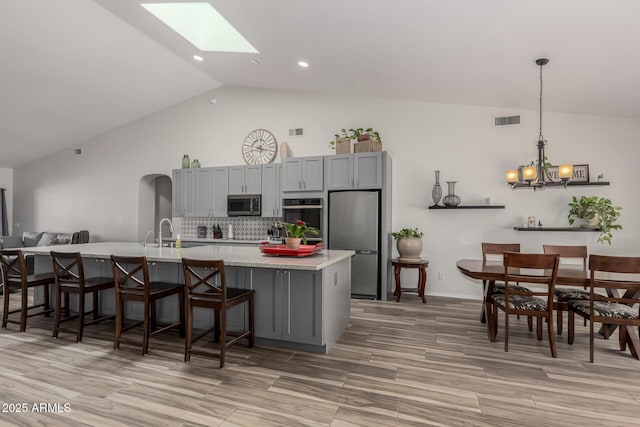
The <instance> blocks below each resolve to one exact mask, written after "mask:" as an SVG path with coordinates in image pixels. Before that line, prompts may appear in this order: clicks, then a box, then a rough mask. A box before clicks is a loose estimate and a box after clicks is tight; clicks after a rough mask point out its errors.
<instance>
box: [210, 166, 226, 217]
mask: <svg viewBox="0 0 640 427" xmlns="http://www.w3.org/2000/svg"><path fill="white" fill-rule="evenodd" d="M211 173H212V190H213V194H212V196H211V197H212V198H211V216H214V217H221V216H222V217H224V216H227V195H228V194H229V168H228V167H218V168H213V170H212V171H211Z"/></svg>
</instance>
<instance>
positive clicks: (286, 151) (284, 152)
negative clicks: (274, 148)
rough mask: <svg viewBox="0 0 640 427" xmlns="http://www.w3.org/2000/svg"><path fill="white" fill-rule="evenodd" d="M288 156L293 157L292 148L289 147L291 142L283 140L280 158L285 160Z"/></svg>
mask: <svg viewBox="0 0 640 427" xmlns="http://www.w3.org/2000/svg"><path fill="white" fill-rule="evenodd" d="M288 157H291V149H290V148H289V144H287V143H286V142H283V143H282V144H280V160H285V159H286V158H288Z"/></svg>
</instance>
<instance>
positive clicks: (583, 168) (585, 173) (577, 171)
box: [547, 165, 589, 182]
mask: <svg viewBox="0 0 640 427" xmlns="http://www.w3.org/2000/svg"><path fill="white" fill-rule="evenodd" d="M547 173H548V174H549V177H550V178H551V179H552V180H553V182H560V177H559V176H558V166H549V167H548V168H547ZM571 182H589V165H573V177H572V178H571Z"/></svg>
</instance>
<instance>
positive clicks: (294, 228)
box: [280, 220, 318, 245]
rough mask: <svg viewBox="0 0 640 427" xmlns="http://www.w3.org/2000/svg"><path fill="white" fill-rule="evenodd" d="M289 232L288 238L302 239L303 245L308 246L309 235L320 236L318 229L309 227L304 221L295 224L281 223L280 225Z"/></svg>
mask: <svg viewBox="0 0 640 427" xmlns="http://www.w3.org/2000/svg"><path fill="white" fill-rule="evenodd" d="M280 224H281V225H282V226H284V228H285V229H286V230H287V237H294V238H295V237H299V238H302V243H303V244H305V245H306V244H307V236H306V234H307V233H311V234H313V235H314V236H317V235H318V229H317V228H315V227H312V226H310V225H307V224H306V223H305V222H304V221H302V220H297V221H296V222H295V224H292V223H289V222H281V223H280Z"/></svg>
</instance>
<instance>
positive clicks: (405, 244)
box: [396, 237, 422, 261]
mask: <svg viewBox="0 0 640 427" xmlns="http://www.w3.org/2000/svg"><path fill="white" fill-rule="evenodd" d="M396 247H397V248H398V253H399V254H400V257H399V259H400V261H415V260H418V259H420V255H422V238H421V237H408V238H402V239H398V241H397V242H396Z"/></svg>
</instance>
